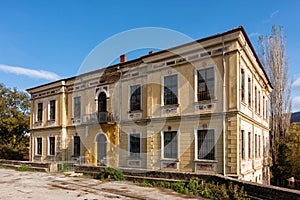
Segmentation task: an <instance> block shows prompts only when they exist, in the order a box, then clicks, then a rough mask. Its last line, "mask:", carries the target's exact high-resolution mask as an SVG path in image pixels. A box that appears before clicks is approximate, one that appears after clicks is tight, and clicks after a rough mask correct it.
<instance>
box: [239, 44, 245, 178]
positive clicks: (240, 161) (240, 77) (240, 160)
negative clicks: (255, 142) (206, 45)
mask: <svg viewBox="0 0 300 200" xmlns="http://www.w3.org/2000/svg"><path fill="white" fill-rule="evenodd" d="M241 50H243V49H241ZM241 50H240V51H241ZM240 51H238V52H239V66H238V70H239V71H238V74H239V91H240V92H239V96H238V98H241V80H242V74H241V52H240ZM244 81H245V79H244ZM244 87H245V83H244ZM244 99H245V93H244ZM238 102H239V104H238V105H239V107H238V112H240V111H241V99H239V101H238ZM241 121H242V120H241V118H239V127H238V133H239V152H240V153H239V174H238V177H240V175H241V172H242V168H241V166H242V152H241V148H243V147H242V146H241Z"/></svg>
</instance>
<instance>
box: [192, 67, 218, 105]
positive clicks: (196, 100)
mask: <svg viewBox="0 0 300 200" xmlns="http://www.w3.org/2000/svg"><path fill="white" fill-rule="evenodd" d="M209 68H213V70H214V98H211V99H210V100H217V96H216V82H217V79H216V78H217V77H216V65H209V66H205V67H203V68H199V67H198V68H196V69H195V70H194V87H195V91H194V95H195V96H194V98H195V103H198V102H199V101H198V71H200V70H206V69H209ZM210 100H207V101H210ZM203 101H206V100H203Z"/></svg>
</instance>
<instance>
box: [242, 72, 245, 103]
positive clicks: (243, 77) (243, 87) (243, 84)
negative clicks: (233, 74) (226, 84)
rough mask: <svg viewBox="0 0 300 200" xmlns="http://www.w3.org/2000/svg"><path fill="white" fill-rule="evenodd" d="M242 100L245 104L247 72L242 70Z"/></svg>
mask: <svg viewBox="0 0 300 200" xmlns="http://www.w3.org/2000/svg"><path fill="white" fill-rule="evenodd" d="M241 99H242V101H243V102H245V70H244V69H241Z"/></svg>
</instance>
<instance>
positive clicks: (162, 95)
mask: <svg viewBox="0 0 300 200" xmlns="http://www.w3.org/2000/svg"><path fill="white" fill-rule="evenodd" d="M174 75H176V76H177V104H178V105H180V98H179V97H180V90H179V88H180V87H179V83H180V81H179V79H180V76H179V73H175V72H173V73H170V74H166V75H162V76H161V83H162V84H161V97H160V98H161V106H171V105H172V104H167V105H165V98H164V92H165V77H168V76H174ZM174 105H176V104H174Z"/></svg>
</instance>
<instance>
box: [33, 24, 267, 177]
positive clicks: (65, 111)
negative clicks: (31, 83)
mask: <svg viewBox="0 0 300 200" xmlns="http://www.w3.org/2000/svg"><path fill="white" fill-rule="evenodd" d="M28 91H29V93H30V94H31V96H32V112H31V113H32V114H31V146H32V150H31V159H32V160H39V161H72V162H78V163H84V164H90V165H108V166H114V167H124V168H142V169H154V170H175V171H185V172H192V171H193V172H199V173H216V174H224V175H227V176H232V177H237V178H240V179H244V180H249V181H256V182H260V183H266V182H268V179H269V178H268V176H269V173H268V163H267V162H265V161H266V159H265V156H264V155H263V152H265V151H267V147H268V137H269V136H268V126H269V123H268V117H267V113H268V99H269V93H270V91H271V85H270V83H269V80H268V77H267V76H266V73H265V71H264V70H263V67H262V65H261V64H260V62H259V60H258V58H257V56H256V54H255V52H254V49H253V47H252V45H251V43H250V40H249V38H248V36H247V35H246V33H245V31H244V29H243V28H242V27H239V28H236V29H233V30H230V31H227V32H225V33H221V34H218V35H214V36H211V37H208V38H204V39H200V40H198V41H197V42H194V43H189V44H185V45H181V46H178V47H174V48H172V49H169V50H167V51H161V52H157V53H154V54H149V55H146V56H143V57H140V58H138V59H136V60H133V61H130V62H122V63H119V64H117V65H114V66H109V67H107V68H104V69H99V70H96V71H93V72H89V73H86V74H82V75H79V76H77V77H73V78H69V79H64V80H59V81H56V82H53V83H49V84H46V85H42V86H38V87H35V88H31V89H28ZM52 91H54V92H52ZM51 99H52V100H53V99H54V100H56V101H55V102H56V106H55V109H56V117H55V120H54V122H53V120H52V121H51V123H50V122H49V121H48V120H47V116H48V115H49V112H51V108H50V107H51V106H50V107H49V106H48V104H49V103H48V102H49V101H50V100H51ZM38 103H43V110H42V115H43V119H42V120H38V119H40V118H39V115H41V111H40V110H39V107H38V106H39V105H38ZM52 103H53V102H52ZM52 107H53V106H52ZM52 109H53V108H52ZM49 110H50V111H49ZM47 113H48V114H47ZM51 134H52V135H54V136H55V142H56V143H55V144H56V145H55V155H50V156H49V155H47V152H46V150H45V149H47V148H52V147H53V144H50V143H49V142H47V139H46V138H47V137H49V135H51ZM246 135H247V136H246ZM37 137H42V138H43V143H42V151H41V149H40V148H41V145H40V143H39V142H40V140H39V141H38V140H37ZM44 138H45V139H44ZM78 138H80V145H78V143H77V142H78ZM52 140H53V139H52ZM38 143H39V144H38ZM248 143H249V144H248ZM49 145H50V147H48V146H49ZM51 145H52V146H51ZM246 150H249V153H247V152H246ZM248 154H249V156H248ZM253 154H255V155H254V156H253Z"/></svg>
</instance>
